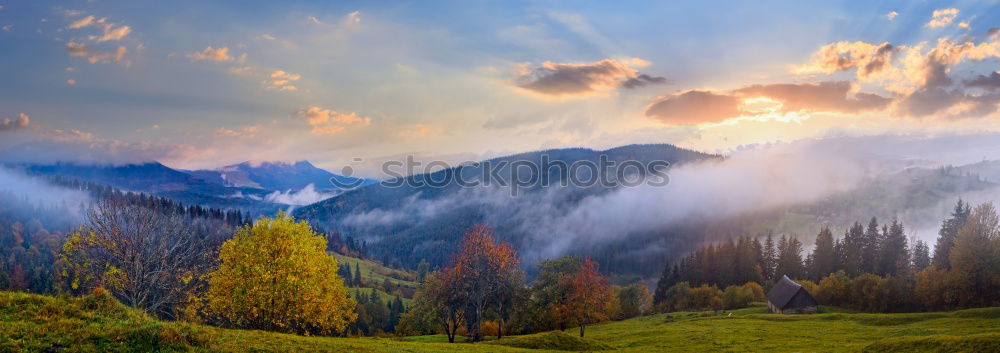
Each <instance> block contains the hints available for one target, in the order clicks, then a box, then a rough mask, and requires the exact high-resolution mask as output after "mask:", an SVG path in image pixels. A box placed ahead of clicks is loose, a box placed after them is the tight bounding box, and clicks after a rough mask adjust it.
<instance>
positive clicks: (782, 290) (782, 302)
mask: <svg viewBox="0 0 1000 353" xmlns="http://www.w3.org/2000/svg"><path fill="white" fill-rule="evenodd" d="M799 291H805V290H804V289H802V285H801V284H798V283H795V281H793V280H791V279H790V278H788V276H781V279H780V280H778V283H775V284H774V287H772V288H771V291H770V292H767V301H769V302H771V304H773V305H774V306H776V307H778V308H784V307H785V306H786V305H788V303H789V302H790V301H792V299H793V298H795V295H796V294H798V293H799ZM806 293H807V295H809V294H808V292H806ZM811 297H812V296H811V295H810V298H811Z"/></svg>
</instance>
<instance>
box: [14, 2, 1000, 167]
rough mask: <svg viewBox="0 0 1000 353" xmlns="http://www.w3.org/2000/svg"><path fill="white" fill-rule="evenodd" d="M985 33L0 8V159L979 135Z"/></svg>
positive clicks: (338, 162)
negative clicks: (889, 135) (871, 136)
mask: <svg viewBox="0 0 1000 353" xmlns="http://www.w3.org/2000/svg"><path fill="white" fill-rule="evenodd" d="M998 28H1000V3H998V2H996V1H957V2H954V1H852V2H840V1H823V2H805V1H754V2H745V1H731V2H723V1H699V2H681V1H669V2H649V1H613V2H609V1H573V2H566V1H503V2H492V3H487V2H478V1H450V2H438V1H414V2H386V1H281V2H273V1H217V2H206V1H157V2H150V1H105V0H92V1H65V2H63V1H27V0H21V1H11V0H0V48H2V52H3V55H0V78H2V79H0V161H4V162H33V163H49V162H55V161H76V162H95V163H113V164H118V163H136V162H144V161H153V160H155V161H160V162H163V163H165V164H167V165H169V166H172V167H177V168H184V169H195V168H214V167H219V166H222V165H227V164H232V163H238V162H242V161H247V160H251V161H294V160H309V161H312V162H313V163H314V164H316V165H318V166H320V167H323V168H327V169H329V170H331V171H334V172H336V171H337V170H339V169H340V168H341V167H342V166H345V165H351V164H360V165H356V166H355V169H358V170H361V171H363V172H367V173H373V172H374V171H375V170H376V168H377V167H375V165H376V164H377V162H378V161H384V160H388V159H396V158H400V156H403V155H413V156H416V157H417V158H420V159H425V160H430V159H438V160H443V161H446V162H452V163H455V162H459V161H464V160H479V159H483V158H489V157H494V156H499V155H507V154H512V153H518V152H525V151H533V150H539V149H548V148H563V147H590V148H598V149H601V148H610V147H614V146H619V145H625V144H631V143H672V144H676V145H678V146H681V147H686V148H692V149H697V150H701V151H706V152H714V153H726V152H727V151H732V150H736V149H739V148H745V147H746V146H753V145H758V144H766V143H773V142H788V141H796V140H803V139H820V138H826V137H831V136H869V135H879V134H897V135H899V134H901V135H913V136H941V135H953V134H973V133H982V132H984V131H985V132H997V130H1000V124H998V122H1000V113H997V104H998V102H1000V73H998V72H997V70H1000V65H998V62H1000V60H998V59H1000V29H998Z"/></svg>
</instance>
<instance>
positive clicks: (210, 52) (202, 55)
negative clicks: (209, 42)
mask: <svg viewBox="0 0 1000 353" xmlns="http://www.w3.org/2000/svg"><path fill="white" fill-rule="evenodd" d="M187 57H188V58H189V59H191V61H199V60H207V61H219V62H222V61H233V57H232V56H229V47H220V48H212V47H205V50H202V51H200V52H195V53H191V54H188V55H187Z"/></svg>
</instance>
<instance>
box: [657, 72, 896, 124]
mask: <svg viewBox="0 0 1000 353" xmlns="http://www.w3.org/2000/svg"><path fill="white" fill-rule="evenodd" d="M851 90H852V87H851V83H850V82H842V81H841V82H833V81H831V82H819V83H803V84H794V83H782V84H770V85H751V86H746V87H743V88H739V89H736V90H733V91H730V92H728V93H715V92H710V91H687V92H684V93H679V94H675V95H671V96H667V97H661V98H660V99H659V100H657V101H656V102H654V103H653V104H651V105H650V106H649V107H647V108H646V112H645V114H646V116H648V117H651V118H655V119H658V120H661V121H663V122H666V123H670V124H676V125H692V124H701V123H715V122H721V121H725V120H728V119H732V118H736V117H740V116H752V115H758V114H765V113H789V112H799V111H805V112H837V113H856V112H863V111H871V110H881V109H885V108H886V107H887V106H888V105H889V104H890V103H891V102H892V99H890V98H886V97H882V96H879V95H877V94H873V93H855V94H853V95H852V94H851ZM761 98H764V99H763V100H761ZM748 103H750V104H748ZM765 103H766V104H765ZM762 104H763V105H764V106H763V107H762V106H761V105H762Z"/></svg>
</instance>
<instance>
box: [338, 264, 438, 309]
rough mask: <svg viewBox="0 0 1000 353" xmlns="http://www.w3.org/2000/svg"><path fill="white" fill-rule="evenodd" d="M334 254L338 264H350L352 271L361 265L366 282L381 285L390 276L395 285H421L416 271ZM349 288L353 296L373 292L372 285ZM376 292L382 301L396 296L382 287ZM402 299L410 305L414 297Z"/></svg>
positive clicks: (413, 286) (363, 279)
mask: <svg viewBox="0 0 1000 353" xmlns="http://www.w3.org/2000/svg"><path fill="white" fill-rule="evenodd" d="M333 256H334V257H335V258H336V259H337V263H338V264H348V265H350V266H351V271H352V272H351V273H354V272H353V271H354V268H356V267H360V269H361V279H362V281H364V282H365V283H369V284H378V285H381V284H382V282H384V281H385V279H386V278H388V279H389V281H390V282H392V283H393V284H395V285H399V286H403V287H410V288H417V287H418V286H419V284H418V283H417V282H416V277H417V275H416V273H412V272H408V271H404V270H400V269H395V268H391V267H386V266H383V265H382V264H379V263H377V262H374V261H369V260H362V259H358V258H356V257H350V256H346V255H341V254H337V253H333ZM348 290H350V292H351V295H352V296H353V295H355V294H356V293H357V292H361V293H363V294H365V295H367V294H368V293H371V288H370V287H351V288H348ZM376 292H378V294H379V296H380V297H382V301H384V302H388V301H389V300H394V299H395V298H396V296H395V295H394V294H389V293H386V292H385V291H383V290H381V289H376ZM401 299H402V300H403V304H405V305H407V306H409V305H410V303H411V302H412V301H413V300H412V299H410V298H406V297H402V298H401Z"/></svg>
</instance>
